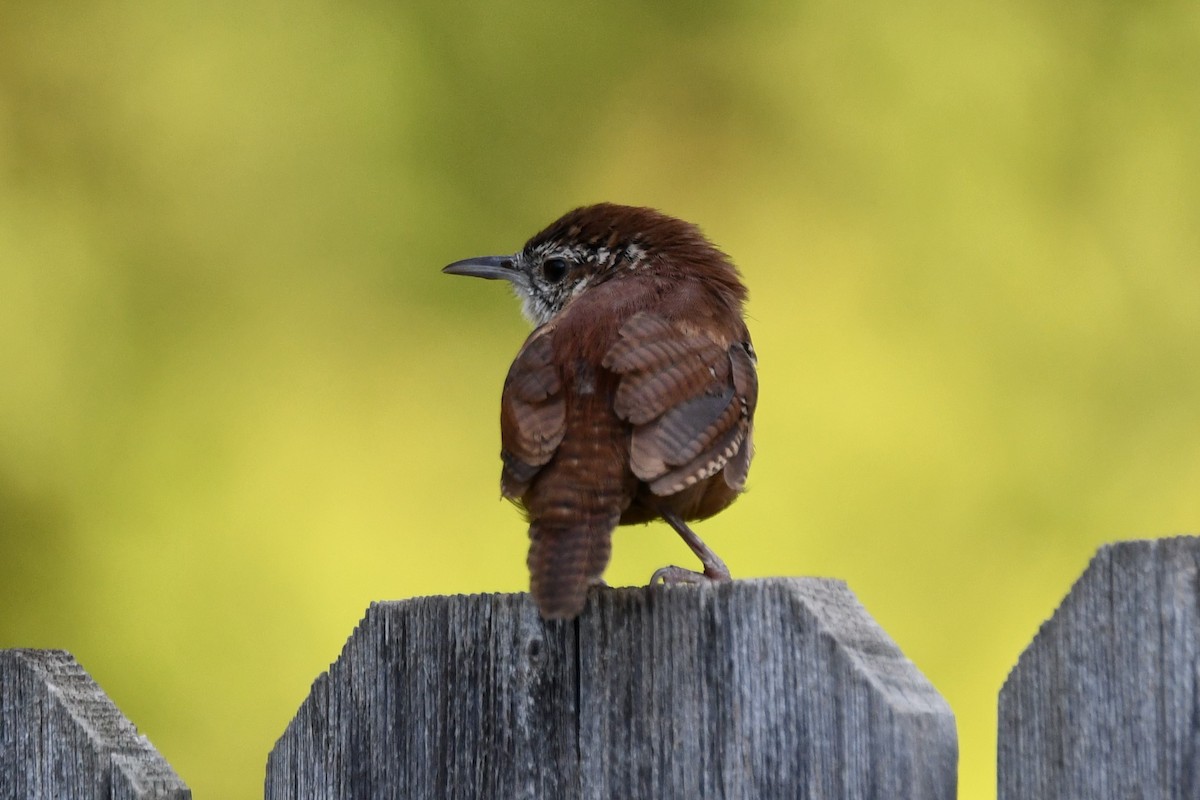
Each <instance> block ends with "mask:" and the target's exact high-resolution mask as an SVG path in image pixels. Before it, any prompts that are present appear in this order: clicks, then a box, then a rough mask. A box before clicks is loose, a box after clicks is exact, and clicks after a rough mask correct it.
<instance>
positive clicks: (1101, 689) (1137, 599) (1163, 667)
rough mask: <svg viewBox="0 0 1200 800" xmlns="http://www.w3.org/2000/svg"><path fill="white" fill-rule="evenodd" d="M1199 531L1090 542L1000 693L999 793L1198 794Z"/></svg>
mask: <svg viewBox="0 0 1200 800" xmlns="http://www.w3.org/2000/svg"><path fill="white" fill-rule="evenodd" d="M1198 670H1200V539H1197V538H1195V537H1180V538H1174V539H1160V540H1155V541H1131V542H1121V543H1118V544H1112V545H1106V546H1105V547H1102V548H1100V550H1099V552H1097V554H1096V556H1095V557H1094V558H1093V559H1092V561H1091V563H1090V564H1089V565H1088V568H1087V570H1086V571H1085V572H1084V573H1083V576H1082V577H1080V579H1079V580H1078V581H1077V582H1076V583H1075V585H1074V587H1072V589H1071V591H1070V593H1069V594H1068V595H1067V597H1066V599H1065V600H1064V601H1063V603H1062V605H1061V606H1059V608H1058V610H1057V611H1055V612H1054V616H1053V617H1051V619H1050V620H1049V621H1047V622H1046V623H1045V624H1044V625H1042V628H1041V630H1040V631H1039V632H1038V634H1037V636H1036V637H1035V638H1034V640H1033V642H1032V644H1030V645H1029V647H1028V648H1027V649H1026V650H1025V652H1024V653H1022V655H1021V657H1020V659H1019V660H1018V662H1017V665H1016V667H1015V668H1014V669H1013V671H1012V673H1011V674H1010V675H1009V677H1008V680H1007V681H1006V682H1005V684H1004V688H1003V689H1002V690H1001V692H1000V728H999V763H998V768H999V775H1000V778H999V798H1000V800H1018V798H1047V797H1062V798H1089V800H1092V799H1095V800H1103V799H1104V798H1150V797H1153V798H1164V799H1169V798H1179V800H1183V799H1184V798H1197V797H1200V693H1198V692H1197V671H1198Z"/></svg>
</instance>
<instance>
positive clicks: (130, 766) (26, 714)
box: [0, 650, 192, 800]
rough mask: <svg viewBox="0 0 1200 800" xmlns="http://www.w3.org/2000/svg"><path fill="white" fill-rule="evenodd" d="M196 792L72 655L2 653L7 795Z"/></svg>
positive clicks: (108, 797) (176, 797) (64, 798)
mask: <svg viewBox="0 0 1200 800" xmlns="http://www.w3.org/2000/svg"><path fill="white" fill-rule="evenodd" d="M191 796H192V793H191V792H190V791H188V788H187V786H185V785H184V783H183V781H181V780H180V779H179V777H178V776H177V775H176V774H175V773H174V772H173V771H172V770H171V767H170V765H168V764H167V762H166V761H165V760H164V759H163V757H162V756H160V755H159V754H158V751H157V750H155V749H154V746H153V745H151V744H150V742H149V741H148V740H147V739H146V737H145V736H141V735H139V734H138V732H137V729H136V728H134V727H133V724H132V723H131V722H130V721H129V720H127V719H126V718H125V717H124V716H123V715H122V714H121V712H120V711H118V710H117V707H116V706H115V705H114V704H113V702H112V700H110V699H109V698H108V695H106V694H104V692H103V691H102V690H101V689H100V687H99V686H97V685H96V682H95V681H93V680H92V679H91V677H89V676H88V674H87V673H86V672H84V671H83V667H81V666H79V662H77V661H76V660H75V659H74V658H73V657H72V656H71V654H70V653H67V652H65V651H62V650H0V798H4V800H9V798H14V800H15V798H47V800H50V798H53V800H76V799H77V798H78V800H85V799H86V800H101V798H103V800H149V798H164V799H166V798H169V799H170V800H187V799H188V798H191Z"/></svg>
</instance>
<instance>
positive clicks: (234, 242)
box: [0, 0, 1200, 799]
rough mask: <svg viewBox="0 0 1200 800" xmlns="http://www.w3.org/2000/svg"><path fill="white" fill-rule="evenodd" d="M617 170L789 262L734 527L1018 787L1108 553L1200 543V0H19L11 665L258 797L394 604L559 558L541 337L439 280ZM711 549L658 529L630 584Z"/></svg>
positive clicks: (756, 256) (506, 301)
mask: <svg viewBox="0 0 1200 800" xmlns="http://www.w3.org/2000/svg"><path fill="white" fill-rule="evenodd" d="M598 200H612V201H616V202H624V203H633V204H646V205H653V206H657V207H660V208H662V209H664V210H666V211H668V212H670V213H672V214H675V215H677V216H680V217H683V218H686V219H688V220H691V221H694V222H697V223H699V224H700V225H701V226H702V227H703V228H704V229H705V230H706V231H707V232H708V233H709V235H710V236H711V237H712V238H713V239H714V240H715V241H716V242H718V243H719V244H720V245H721V246H722V247H723V248H724V249H726V250H727V251H728V252H729V253H731V254H732V255H733V256H734V258H735V260H736V261H737V262H738V263H739V264H740V266H741V268H742V271H743V273H744V275H745V277H746V281H747V283H748V284H749V286H750V288H751V294H752V298H751V302H750V307H749V312H750V315H751V328H752V331H753V334H754V337H755V344H756V347H757V349H758V352H759V356H760V369H761V385H762V394H761V398H762V399H761V402H760V405H759V417H758V428H759V430H758V435H757V437H756V439H757V444H758V455H757V459H756V461H755V464H754V468H753V469H752V470H751V476H750V477H751V490H750V492H749V494H748V495H747V496H746V497H745V498H743V499H742V500H741V501H740V502H739V503H738V504H737V505H735V506H734V507H733V508H732V509H730V510H729V511H727V512H726V513H724V514H723V515H721V516H720V517H719V518H717V519H714V520H712V521H710V522H708V523H705V524H703V525H702V526H701V528H700V531H701V534H702V535H703V536H704V537H705V539H706V540H708V541H709V542H710V543H711V544H713V545H714V547H715V548H716V549H717V550H718V552H720V553H721V554H723V555H724V557H725V558H726V560H727V561H728V562H729V563H730V565H731V566H732V568H733V570H734V572H735V574H737V575H740V576H743V577H751V576H763V575H827V576H837V577H841V578H844V579H846V580H847V581H849V583H850V586H851V587H852V588H853V589H854V591H855V592H856V593H857V594H858V596H859V597H860V598H861V599H862V601H863V602H864V604H865V605H866V606H867V608H868V609H869V610H870V611H871V613H872V614H873V615H874V616H875V617H876V619H878V620H879V622H880V623H881V624H882V625H883V626H884V628H886V630H887V631H888V632H889V633H890V634H891V635H892V636H893V637H894V638H895V640H896V641H897V642H898V644H899V645H900V646H901V648H903V650H904V651H905V652H906V653H907V654H908V655H909V656H910V657H911V658H912V659H913V661H915V662H916V664H917V665H918V666H919V667H920V668H921V669H922V670H923V671H924V672H925V674H926V675H928V676H929V677H930V679H931V680H932V681H933V683H934V684H935V685H936V686H937V687H938V688H939V689H940V690H941V691H942V692H943V693H944V694H945V696H946V697H947V698H948V699H949V701H950V703H951V704H952V706H953V707H954V710H955V712H956V714H957V716H958V724H959V730H960V734H961V788H962V797H964V798H968V799H970V798H989V797H993V796H994V766H993V764H994V746H995V733H994V726H995V722H996V714H995V703H996V692H997V691H998V689H999V687H1000V684H1001V683H1002V681H1003V680H1004V678H1005V676H1006V674H1007V671H1008V670H1009V669H1010V667H1011V666H1012V664H1013V663H1014V661H1015V659H1016V657H1017V654H1018V653H1019V652H1020V650H1021V649H1022V647H1024V645H1025V644H1026V643H1027V642H1028V641H1029V639H1030V638H1031V637H1032V635H1033V634H1034V632H1035V631H1036V629H1037V626H1038V625H1039V623H1040V622H1041V621H1042V620H1043V619H1044V618H1045V617H1046V616H1047V615H1048V614H1049V613H1050V612H1051V611H1052V610H1053V609H1054V607H1055V606H1056V604H1057V602H1058V601H1059V599H1060V598H1061V597H1062V595H1063V594H1064V593H1065V592H1066V591H1067V589H1068V588H1069V586H1070V583H1071V582H1072V581H1073V580H1074V578H1075V577H1076V576H1077V575H1078V573H1079V572H1080V571H1081V570H1082V568H1083V567H1084V565H1085V563H1086V561H1087V559H1088V558H1089V556H1090V554H1091V553H1092V552H1093V550H1094V548H1095V547H1096V546H1097V545H1098V544H1099V543H1102V542H1105V541H1109V540H1113V539H1120V538H1130V537H1135V536H1156V535H1165V534H1171V533H1177V532H1182V531H1187V530H1196V529H1197V528H1200V414H1198V408H1200V346H1198V343H1200V263H1198V261H1200V259H1198V257H1197V254H1198V253H1200V5H1197V4H1196V3H1194V2H1158V3H1082V2H1065V3H1049V4H1048V3H1035V2H1030V1H1029V0H1024V1H1023V2H1020V1H1019V2H1016V3H1005V4H996V3H990V2H982V1H981V0H967V1H966V2H958V3H931V2H920V0H918V2H916V3H893V2H883V1H882V0H874V1H873V0H868V1H867V2H858V3H844V2H835V0H812V1H811V2H801V3H796V4H766V3H750V2H745V3H695V4H693V3H673V4H671V3H666V4H664V3H659V4H649V5H647V4H641V3H632V2H615V3H609V4H605V5H603V6H599V7H595V8H581V7H571V6H568V5H566V4H562V3H558V2H524V3H521V4H519V5H517V4H514V5H512V6H509V7H500V6H494V7H493V6H485V5H474V6H460V5H457V4H453V3H409V4H400V3H368V2H349V3H318V2H300V3H293V4H288V5H287V6H286V7H285V6H284V5H283V4H274V3H265V2H236V3H234V2H213V3H206V4H182V3H160V4H151V3H145V4H138V3H112V4H90V3H59V4H35V3H11V2H10V3H6V4H5V5H4V6H3V8H2V10H0V381H2V385H0V646H26V647H61V648H66V649H69V650H71V651H72V652H73V653H75V655H76V656H77V657H78V658H79V659H80V661H81V662H82V663H83V664H84V666H85V667H86V668H87V669H88V670H89V671H90V672H91V673H92V674H93V675H94V676H95V677H96V679H97V680H98V681H99V682H100V684H101V685H102V686H103V687H104V688H105V689H106V690H107V691H108V692H109V694H110V695H111V696H112V697H113V698H114V700H115V701H116V702H117V703H118V705H119V706H120V707H121V708H122V710H123V711H124V712H125V713H126V714H127V715H129V716H130V717H131V718H132V719H133V720H134V721H135V722H136V723H137V724H138V725H139V726H140V728H141V729H142V731H143V732H145V733H146V734H147V735H148V736H149V737H150V738H151V740H152V741H153V742H154V743H155V744H156V745H157V746H158V748H159V749H160V750H161V751H162V753H163V754H164V755H165V756H166V758H167V759H168V760H169V761H170V762H171V763H172V764H173V765H174V766H175V768H176V769H177V770H178V771H179V772H180V774H181V775H182V777H183V778H184V779H185V780H186V781H187V782H188V783H189V784H190V785H191V786H192V788H193V790H194V791H195V793H196V795H197V797H214V798H215V797H222V798H225V797H227V798H252V797H259V796H261V781H262V776H263V768H264V764H265V759H266V756H267V753H268V751H269V749H270V748H271V746H272V745H273V743H274V741H275V739H276V737H278V735H279V734H280V733H281V732H282V731H283V728H284V726H285V725H286V724H287V722H288V720H289V719H290V718H291V716H292V714H293V713H294V711H295V710H296V708H297V706H298V705H299V704H300V702H301V701H302V699H303V698H304V697H305V695H306V693H307V691H308V688H309V686H310V683H311V681H312V680H313V679H314V678H315V677H316V675H317V674H319V673H320V672H321V671H322V670H323V669H325V668H326V667H327V665H328V664H329V662H330V661H332V660H333V659H334V658H336V656H337V654H338V653H339V651H340V648H341V646H342V644H343V642H344V640H345V638H346V636H347V635H348V634H349V633H350V631H351V630H352V628H353V627H354V625H355V623H356V622H357V621H358V619H359V618H360V616H361V614H362V613H363V610H364V609H365V607H366V606H367V604H368V603H369V602H371V601H372V600H379V599H389V598H401V597H409V596H413V595H423V594H441V593H459V592H480V591H497V590H499V591H518V590H522V589H523V588H524V587H525V585H526V574H525V569H524V553H525V529H524V526H523V524H522V523H521V521H520V519H519V517H518V515H517V513H516V512H515V511H514V510H513V509H512V508H511V507H510V506H508V505H507V504H505V503H503V502H501V501H500V500H499V491H498V474H499V460H498V457H497V453H498V447H499V433H498V423H497V419H498V398H499V391H500V385H501V382H502V380H503V377H504V374H505V371H506V370H507V367H508V364H509V361H510V360H511V357H512V356H513V354H514V353H515V352H516V349H517V347H518V345H519V343H520V341H521V340H522V338H523V337H524V335H525V334H526V328H525V323H524V321H523V320H522V319H521V318H520V315H519V313H518V308H517V304H516V303H515V301H513V300H512V298H511V297H509V296H508V294H507V292H506V291H505V290H504V289H503V288H502V287H501V286H498V285H496V284H491V283H485V282H483V281H476V282H472V281H466V280H463V279H452V278H449V277H446V276H443V275H441V274H440V273H439V268H440V267H441V266H442V265H443V264H445V263H448V262H449V261H452V260H455V259H458V258H462V257H466V256H471V255H478V254H483V253H495V252H507V251H512V250H515V249H516V248H517V247H519V246H520V245H521V244H522V243H523V242H524V240H525V239H526V238H527V237H528V236H529V235H530V234H532V233H534V232H535V231H536V230H538V229H539V228H540V227H542V226H543V225H544V224H546V223H548V222H549V221H550V220H552V219H553V218H555V217H556V216H558V215H559V214H560V213H562V212H563V211H565V210H567V209H568V208H571V207H573V206H575V205H579V204H583V203H587V202H593V201H598ZM681 559H682V560H683V563H686V561H687V559H688V556H687V553H686V551H685V550H684V548H683V545H682V544H681V543H680V542H679V541H678V539H677V537H675V536H674V534H672V533H670V532H669V530H668V529H666V528H665V527H664V526H661V525H660V526H652V527H650V528H631V529H623V530H621V531H620V532H618V534H617V536H616V541H615V556H614V561H613V564H612V566H611V568H610V570H609V573H608V578H609V581H610V583H613V584H618V585H619V584H627V583H641V582H644V581H645V580H646V579H647V578H648V576H649V575H650V573H651V572H652V571H653V569H654V568H656V567H658V566H661V565H663V564H664V563H667V562H670V561H680V560H681Z"/></svg>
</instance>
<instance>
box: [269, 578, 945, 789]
mask: <svg viewBox="0 0 1200 800" xmlns="http://www.w3.org/2000/svg"><path fill="white" fill-rule="evenodd" d="M956 761H957V740H956V734H955V726H954V718H953V715H952V713H951V711H950V709H949V707H948V706H947V705H946V703H945V702H944V701H943V700H942V698H941V697H940V696H939V695H938V694H937V692H936V691H934V689H933V687H932V686H931V685H930V684H929V683H928V682H927V681H926V680H925V679H924V677H922V676H921V674H920V673H919V672H918V671H917V669H916V668H915V667H914V666H913V665H912V663H911V662H910V661H908V659H906V658H905V657H904V656H903V654H902V653H900V651H899V650H898V649H897V648H896V646H895V645H894V644H893V643H892V642H891V641H890V640H889V639H888V638H887V636H886V635H885V634H884V633H883V631H882V630H880V628H879V627H878V626H877V625H876V624H875V623H874V621H873V620H871V618H870V617H869V616H868V615H867V613H866V611H865V610H864V609H863V608H862V606H861V605H860V604H859V603H858V601H857V600H856V599H855V598H854V596H853V595H852V594H851V593H850V591H849V590H848V589H847V588H846V586H845V585H844V584H842V583H840V582H837V581H827V580H816V579H772V580H755V581H736V582H733V583H727V584H721V585H715V586H702V587H693V586H686V587H685V586H675V587H653V588H639V589H619V590H611V589H602V590H596V591H594V592H593V593H592V595H591V597H590V599H589V602H588V605H587V607H586V608H585V610H584V612H583V614H582V615H581V616H580V617H579V618H578V619H576V620H574V621H571V622H544V621H542V620H541V619H540V618H539V617H538V614H537V611H536V609H535V608H534V606H533V604H532V602H531V601H530V600H529V598H528V596H527V595H472V596H458V597H431V598H421V599H416V600H407V601H401V602H391V603H377V604H374V605H372V606H371V607H370V609H368V611H367V614H366V617H365V618H364V619H363V621H362V622H361V623H360V625H359V627H358V628H357V630H355V632H354V633H353V635H351V637H350V639H349V641H348V642H347V644H346V647H345V649H344V650H343V652H342V655H341V657H340V658H339V660H338V661H337V663H335V664H334V665H333V666H332V667H331V668H330V670H329V672H328V673H325V674H323V675H321V676H320V677H319V678H318V679H317V681H316V682H315V683H314V685H313V688H312V692H311V694H310V695H309V697H308V698H307V699H306V700H305V702H304V703H303V705H302V706H301V708H300V711H299V713H298V714H297V715H296V717H295V719H294V720H293V721H292V722H291V724H290V725H289V726H288V728H287V730H286V732H285V733H284V734H283V736H282V737H281V738H280V740H279V741H278V743H277V744H276V746H275V748H274V750H273V752H272V753H271V756H270V758H269V761H268V766H267V780H266V796H267V797H268V798H270V800H281V799H282V798H333V797H338V798H358V797H373V798H476V797H489V798H491V797H495V798H613V797H629V798H634V797H654V798H676V797H677V798H685V797H686V798H698V797H705V798H759V799H761V800H769V799H770V798H784V797H786V798H789V799H791V798H807V797H811V798H827V799H832V798H881V799H882V798H888V799H889V800H896V799H898V798H923V799H929V800H939V799H944V800H950V798H953V797H954V796H955V781H956Z"/></svg>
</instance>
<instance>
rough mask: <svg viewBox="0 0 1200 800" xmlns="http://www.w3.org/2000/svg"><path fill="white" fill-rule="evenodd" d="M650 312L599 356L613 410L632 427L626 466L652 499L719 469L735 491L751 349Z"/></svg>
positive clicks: (753, 385) (749, 409)
mask: <svg viewBox="0 0 1200 800" xmlns="http://www.w3.org/2000/svg"><path fill="white" fill-rule="evenodd" d="M742 338H743V339H744V341H733V342H728V343H727V342H722V341H720V340H719V339H718V338H717V336H716V335H714V334H712V333H711V332H709V331H707V330H705V329H702V328H691V327H688V326H685V325H682V324H679V323H672V322H670V321H668V320H667V319H664V318H663V317H661V316H658V315H656V314H652V313H650V312H645V311H643V312H640V313H638V314H636V315H634V316H633V317H631V318H630V319H629V320H628V321H627V322H626V323H625V324H624V325H622V326H621V329H620V331H619V334H618V339H617V342H616V343H615V344H614V345H613V346H612V347H611V348H610V349H609V351H608V353H607V354H606V355H605V357H604V362H603V364H604V367H605V368H607V369H610V370H612V371H613V372H615V373H617V374H618V375H620V376H621V379H620V384H619V386H618V388H617V394H616V399H615V402H614V408H615V410H616V412H617V414H618V415H619V416H620V417H622V418H623V419H625V420H628V421H629V422H630V423H632V424H633V426H634V428H633V440H632V444H631V447H630V466H631V467H632V469H633V473H634V474H635V475H637V477H638V478H640V479H641V480H643V481H645V482H646V483H648V484H649V485H650V490H651V491H652V492H654V493H655V494H657V495H659V496H664V497H665V496H667V495H671V494H675V493H676V492H678V491H681V490H682V489H684V488H686V487H688V486H691V485H692V484H694V483H696V482H697V481H701V480H704V479H706V478H708V477H710V476H712V475H715V474H716V473H717V472H719V471H721V470H724V473H725V474H724V477H725V481H726V482H727V483H728V484H729V486H730V487H731V488H734V489H738V490H740V489H741V488H742V486H743V485H744V483H745V481H746V472H747V470H748V469H749V467H750V433H751V427H752V424H753V418H754V407H755V404H756V403H757V401H758V378H757V374H756V372H755V362H754V350H753V348H752V347H751V346H750V340H749V337H748V336H744V337H742Z"/></svg>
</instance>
